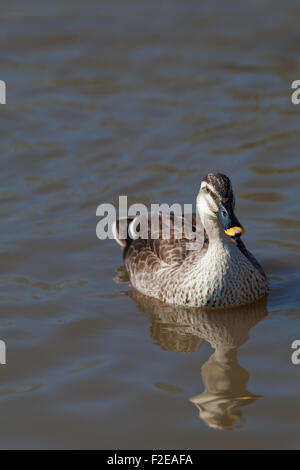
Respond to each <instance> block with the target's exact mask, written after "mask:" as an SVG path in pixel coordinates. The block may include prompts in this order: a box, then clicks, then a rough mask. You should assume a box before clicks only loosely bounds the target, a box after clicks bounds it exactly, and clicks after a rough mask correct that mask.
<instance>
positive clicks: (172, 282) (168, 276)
mask: <svg viewBox="0 0 300 470" xmlns="http://www.w3.org/2000/svg"><path fill="white" fill-rule="evenodd" d="M220 201H222V202H224V201H225V203H226V202H228V201H229V203H230V204H231V205H232V207H234V196H233V192H232V188H231V183H230V181H229V179H228V178H227V177H226V176H225V175H221V174H209V175H207V177H206V178H204V180H203V181H202V185H201V188H200V191H199V194H198V197H197V209H198V212H199V215H200V218H201V221H202V224H203V226H204V229H203V226H201V224H199V223H197V224H196V215H195V214H194V215H193V219H192V221H191V223H190V224H187V229H185V233H184V235H185V236H184V238H181V239H177V238H176V230H178V217H180V216H171V218H169V217H170V216H169V215H167V217H166V215H165V214H160V216H159V217H160V225H159V230H158V231H159V233H158V234H153V231H152V233H151V236H152V237H153V238H155V236H156V237H157V238H156V239H153V238H148V239H142V238H137V239H136V240H132V239H131V238H127V239H126V240H122V239H120V237H119V233H120V229H121V222H122V223H123V224H125V227H126V231H127V230H128V226H129V224H130V223H131V222H132V220H133V219H132V218H130V219H126V220H124V219H123V220H121V221H118V222H117V224H116V229H115V233H116V238H117V240H118V242H119V243H120V244H121V245H122V247H123V256H124V264H125V267H126V269H127V271H128V273H129V277H130V281H131V284H132V285H133V286H134V287H135V288H136V289H138V290H139V291H140V292H142V293H143V294H145V295H148V296H151V297H155V298H157V299H160V300H162V301H163V302H166V303H168V304H175V305H188V306H190V307H204V306H206V307H221V306H234V305H241V304H247V303H250V302H252V301H255V300H257V299H259V298H261V297H263V296H265V295H266V294H267V293H268V290H269V288H268V283H267V280H266V276H265V274H264V272H263V270H262V268H261V266H260V265H259V263H258V262H257V260H256V259H255V258H254V257H253V255H252V254H251V253H249V252H248V250H246V248H245V246H244V244H243V243H242V242H241V240H240V239H239V238H238V239H234V238H231V237H229V236H228V235H226V234H225V233H224V230H223V228H222V227H221V225H220V223H219V221H218V219H217V217H216V215H215V214H216V210H217V206H218V204H219V202H220ZM143 217H145V215H144V216H143ZM146 217H148V219H149V226H148V229H149V235H150V214H149V215H147V216H146ZM166 218H168V220H170V225H171V232H170V237H169V238H168V239H162V235H161V228H162V223H164V221H165V219H166ZM181 220H182V224H183V222H184V221H183V218H182V219H181ZM137 222H138V219H137V220H135V225H137ZM175 222H176V223H175ZM179 225H180V224H179ZM123 229H124V226H123ZM200 232H201V233H200ZM196 235H198V238H197V240H196V242H197V243H199V239H200V240H202V242H201V243H200V244H199V246H198V247H197V249H193V250H191V249H190V247H191V243H193V242H195V239H196ZM199 235H202V238H201V236H200V237H199ZM203 235H204V236H203Z"/></svg>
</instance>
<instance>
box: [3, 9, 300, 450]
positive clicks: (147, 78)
mask: <svg viewBox="0 0 300 470" xmlns="http://www.w3.org/2000/svg"><path fill="white" fill-rule="evenodd" d="M1 14H2V19H3V24H2V26H1V32H0V40H1V44H2V48H1V54H0V79H1V80H5V82H6V85H7V104H6V105H1V106H0V123H1V126H0V137H1V141H0V149H1V153H0V155H1V157H0V164H1V171H0V202H1V204H0V221H1V247H0V250H1V252H0V256H1V263H0V286H1V290H0V338H1V339H2V340H4V341H5V343H6V348H7V364H6V365H1V366H0V414H1V417H2V421H3V423H5V425H4V426H1V433H0V447H1V448H20V447H21V448H98V449H126V448H130V449H141V448H149V449H151V448H172V449H174V448H178V449H180V448H189V449H193V448H195V449H197V448H200V449H206V448H207V449H209V448H224V449H229V448H299V419H300V407H299V394H300V382H299V374H300V365H299V366H295V365H293V364H292V362H291V354H292V350H291V344H292V342H293V340H295V339H300V309H299V297H300V295H299V279H300V270H299V248H300V245H299V227H300V222H299V174H300V163H299V143H300V116H299V113H300V106H298V107H297V106H295V105H292V103H291V100H290V95H291V90H290V86H291V83H292V81H293V80H296V79H300V65H299V60H298V57H299V47H298V44H299V40H300V31H299V25H298V23H299V21H298V19H299V15H300V5H299V3H298V2H296V1H292V0H289V1H285V2H283V1H278V0H275V1H272V2H271V1H267V0H262V1H260V2H256V1H254V2H247V3H241V2H237V1H234V0H229V1H227V2H226V7H225V5H223V4H222V3H221V2H217V1H209V2H198V1H194V0H191V1H189V2H182V1H178V0H175V1H172V2H171V1H157V0H153V1H151V2H146V1H138V0H134V1H130V0H129V1H121V0H114V1H100V2H99V1H93V0H88V1H87V2H84V3H83V2H81V1H79V0H74V1H72V2H68V1H67V0H62V1H56V0H54V1H52V2H48V3H44V2H38V1H32V0H29V1H27V2H26V5H25V3H24V2H23V3H22V2H20V1H11V2H9V4H6V5H5V6H4V7H3V8H1ZM211 171H221V172H223V173H225V174H227V175H228V176H229V177H230V178H231V180H232V183H233V186H234V189H235V194H236V200H237V204H236V213H237V216H238V218H239V220H240V221H241V223H242V224H243V226H244V227H245V229H246V234H245V237H244V241H245V243H246V245H247V247H248V248H249V249H250V250H251V251H252V252H253V253H254V254H255V256H256V257H257V258H258V259H259V260H260V261H261V263H262V264H263V266H264V268H265V270H266V271H267V273H268V277H269V279H270V284H271V289H272V290H271V294H270V296H269V298H268V301H267V303H266V305H265V304H259V305H255V306H253V307H252V308H249V309H246V310H245V309H243V310H241V311H239V312H236V311H234V312H232V311H231V312H230V311H226V312H225V313H224V315H220V314H218V313H214V314H206V313H202V314H199V315H196V314H195V313H193V312H186V311H184V312H183V311H182V310H180V309H179V310H178V309H177V310H176V309H175V310H172V309H171V310H170V308H167V307H164V306H159V305H157V304H156V303H154V302H152V301H151V300H149V299H145V298H141V296H139V295H138V294H137V293H135V292H133V291H132V290H131V289H130V287H129V286H128V283H126V282H125V283H120V277H122V271H120V269H119V268H120V266H121V265H122V260H121V253H120V250H119V247H118V245H117V244H116V243H115V242H113V241H111V240H106V241H100V240H98V239H97V237H96V234H95V229H96V224H97V222H98V218H97V217H96V215H95V214H96V208H97V206H98V205H99V204H101V203H104V202H106V203H112V204H115V205H117V203H118V197H119V195H122V194H127V195H128V197H129V203H133V202H142V203H144V204H146V205H150V204H151V203H154V202H166V203H169V204H170V203H174V202H179V203H181V204H183V203H194V201H195V197H196V194H197V192H198V189H199V185H200V181H201V178H202V177H203V176H204V175H205V174H206V173H208V172H211ZM116 281H117V282H116Z"/></svg>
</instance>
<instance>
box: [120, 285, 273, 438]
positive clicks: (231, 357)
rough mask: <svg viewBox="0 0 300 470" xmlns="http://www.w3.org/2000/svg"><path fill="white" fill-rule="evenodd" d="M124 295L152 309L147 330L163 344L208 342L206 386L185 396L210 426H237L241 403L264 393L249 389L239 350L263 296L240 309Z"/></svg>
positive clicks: (174, 347) (181, 347) (193, 346)
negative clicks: (198, 306) (187, 305)
mask: <svg viewBox="0 0 300 470" xmlns="http://www.w3.org/2000/svg"><path fill="white" fill-rule="evenodd" d="M128 295H129V296H130V297H131V298H133V299H134V300H135V302H136V304H137V306H138V308H139V310H140V311H142V312H146V313H150V314H151V335H152V337H153V339H154V340H155V342H156V343H157V344H158V345H159V346H160V347H161V348H163V349H166V350H170V351H176V352H180V353H191V352H193V351H196V350H197V349H198V348H199V347H200V346H201V344H202V343H203V341H208V342H209V343H210V344H211V346H212V348H213V349H214V350H215V351H214V353H213V354H212V355H211V357H210V358H209V359H208V361H206V362H205V364H203V366H202V368H201V375H202V380H203V384H204V391H203V392H202V393H200V394H199V395H196V396H193V397H191V398H190V399H189V400H190V401H191V402H192V403H194V405H195V406H196V407H197V408H198V411H199V416H200V418H201V419H202V420H203V421H204V422H205V423H206V424H208V426H210V427H212V428H215V429H221V430H224V429H234V428H237V427H239V426H241V425H242V424H243V422H244V420H243V418H242V407H243V406H245V405H249V404H250V403H253V402H254V401H255V400H256V399H257V398H259V397H262V395H256V394H254V393H251V392H249V391H248V390H247V388H246V387H247V383H248V381H249V373H248V372H247V370H246V369H244V368H243V367H241V366H240V364H239V362H238V359H237V350H238V348H239V347H240V346H241V345H242V344H244V343H245V342H246V341H247V339H248V336H249V331H250V329H251V328H252V327H253V326H254V325H256V324H257V323H258V322H259V321H260V320H261V319H262V318H264V317H265V316H266V314H267V310H266V299H263V300H261V301H259V302H256V303H254V304H251V305H247V306H244V307H240V308H234V309H218V310H217V309H214V310H204V309H195V308H185V307H178V306H170V305H166V304H164V303H162V302H160V301H158V300H155V299H153V298H150V297H146V296H144V295H142V294H140V293H139V292H138V291H136V290H135V289H133V290H130V291H129V292H128Z"/></svg>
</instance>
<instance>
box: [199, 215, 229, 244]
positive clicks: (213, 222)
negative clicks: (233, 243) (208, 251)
mask: <svg viewBox="0 0 300 470" xmlns="http://www.w3.org/2000/svg"><path fill="white" fill-rule="evenodd" d="M203 225H204V227H205V231H206V233H207V236H208V240H209V243H210V244H211V243H213V244H216V243H221V244H223V243H224V242H225V243H226V239H227V238H228V237H227V236H226V235H225V233H224V230H223V229H222V227H221V226H220V224H219V221H218V219H217V218H216V217H212V216H210V215H205V216H204V220H203Z"/></svg>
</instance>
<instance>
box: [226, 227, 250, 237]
mask: <svg viewBox="0 0 300 470" xmlns="http://www.w3.org/2000/svg"><path fill="white" fill-rule="evenodd" d="M225 233H226V235H229V236H230V237H235V236H236V235H239V234H240V235H243V234H244V233H245V230H244V229H243V227H230V228H229V229H228V230H225Z"/></svg>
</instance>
